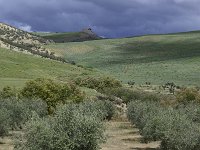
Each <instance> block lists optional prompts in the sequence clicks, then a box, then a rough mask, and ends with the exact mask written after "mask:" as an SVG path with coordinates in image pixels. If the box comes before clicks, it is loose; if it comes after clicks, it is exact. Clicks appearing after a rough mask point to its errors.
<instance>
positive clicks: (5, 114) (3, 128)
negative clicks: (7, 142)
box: [0, 108, 11, 137]
mask: <svg viewBox="0 0 200 150" xmlns="http://www.w3.org/2000/svg"><path fill="white" fill-rule="evenodd" d="M10 121H11V120H10V112H9V111H8V110H7V109H5V108H0V137H3V136H5V135H7V134H8V130H9V124H10Z"/></svg>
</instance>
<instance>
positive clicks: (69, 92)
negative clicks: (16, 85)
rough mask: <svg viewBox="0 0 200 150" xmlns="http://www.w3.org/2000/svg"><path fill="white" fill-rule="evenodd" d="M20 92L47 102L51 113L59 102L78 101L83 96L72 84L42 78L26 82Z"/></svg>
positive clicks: (27, 96)
mask: <svg viewBox="0 0 200 150" xmlns="http://www.w3.org/2000/svg"><path fill="white" fill-rule="evenodd" d="M21 94H22V96H24V97H26V98H40V99H42V100H44V101H45V102H46V103H47V106H48V112H49V113H52V112H53V110H54V109H55V107H56V105H57V104H59V103H62V104H66V103H70V102H76V103H79V102H81V101H82V100H83V99H84V96H85V95H84V93H82V92H81V91H80V90H79V89H77V87H76V86H75V85H73V84H68V85H67V84H62V83H58V82H54V81H53V80H51V79H42V78H38V79H36V80H33V81H29V82H27V83H26V85H25V87H24V88H23V89H22V91H21Z"/></svg>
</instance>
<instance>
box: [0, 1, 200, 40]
mask: <svg viewBox="0 0 200 150" xmlns="http://www.w3.org/2000/svg"><path fill="white" fill-rule="evenodd" d="M199 6H200V0H0V22H5V23H8V24H11V25H13V26H16V27H19V28H21V29H23V30H26V31H43V32H75V31H81V30H82V29H83V28H88V27H90V28H92V29H93V30H94V31H95V32H96V33H97V34H98V35H100V36H104V37H108V38H118V37H128V36H138V35H144V34H159V33H173V32H184V31H191V30H200V9H199Z"/></svg>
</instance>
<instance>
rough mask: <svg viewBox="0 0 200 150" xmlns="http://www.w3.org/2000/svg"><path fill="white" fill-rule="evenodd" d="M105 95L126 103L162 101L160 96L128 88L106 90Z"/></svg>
mask: <svg viewBox="0 0 200 150" xmlns="http://www.w3.org/2000/svg"><path fill="white" fill-rule="evenodd" d="M104 93H105V94H107V95H109V96H116V97H119V98H121V99H122V100H123V101H124V102H125V103H129V102H131V101H136V100H142V101H160V96H159V95H158V94H154V93H149V92H143V91H138V90H134V91H133V90H130V89H127V88H123V87H121V88H112V89H105V90H104Z"/></svg>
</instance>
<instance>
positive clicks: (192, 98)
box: [176, 89, 200, 105]
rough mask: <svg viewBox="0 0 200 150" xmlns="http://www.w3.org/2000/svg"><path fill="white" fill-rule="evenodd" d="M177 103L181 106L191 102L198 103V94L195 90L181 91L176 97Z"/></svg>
mask: <svg viewBox="0 0 200 150" xmlns="http://www.w3.org/2000/svg"><path fill="white" fill-rule="evenodd" d="M176 98H177V102H178V103H181V104H184V105H186V104H188V103H191V102H198V103H200V93H199V92H198V91H197V90H196V89H183V90H181V91H180V92H178V93H177V95H176Z"/></svg>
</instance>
